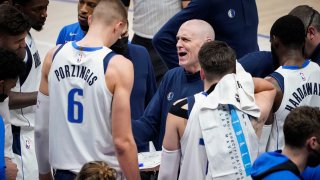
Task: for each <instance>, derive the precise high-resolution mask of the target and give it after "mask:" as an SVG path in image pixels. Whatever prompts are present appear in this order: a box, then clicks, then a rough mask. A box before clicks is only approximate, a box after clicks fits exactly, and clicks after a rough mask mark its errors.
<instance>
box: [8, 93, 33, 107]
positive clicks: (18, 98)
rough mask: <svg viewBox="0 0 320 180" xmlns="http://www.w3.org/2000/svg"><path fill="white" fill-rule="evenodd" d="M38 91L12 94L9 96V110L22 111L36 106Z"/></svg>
mask: <svg viewBox="0 0 320 180" xmlns="http://www.w3.org/2000/svg"><path fill="white" fill-rule="evenodd" d="M37 95H38V91H35V92H26V93H21V92H13V91H11V92H10V96H9V108H10V109H20V108H25V107H28V106H33V105H36V103H37Z"/></svg>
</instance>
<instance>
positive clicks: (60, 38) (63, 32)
mask: <svg viewBox="0 0 320 180" xmlns="http://www.w3.org/2000/svg"><path fill="white" fill-rule="evenodd" d="M65 39H66V28H65V27H63V28H62V29H61V31H60V33H59V36H58V38H57V42H56V45H58V44H64V43H65Z"/></svg>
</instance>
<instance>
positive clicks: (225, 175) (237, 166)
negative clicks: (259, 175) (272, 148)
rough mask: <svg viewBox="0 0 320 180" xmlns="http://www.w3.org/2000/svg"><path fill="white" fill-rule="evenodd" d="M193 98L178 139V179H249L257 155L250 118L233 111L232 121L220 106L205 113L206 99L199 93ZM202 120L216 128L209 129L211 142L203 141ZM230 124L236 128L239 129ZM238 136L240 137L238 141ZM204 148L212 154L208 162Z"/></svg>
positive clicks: (226, 106)
mask: <svg viewBox="0 0 320 180" xmlns="http://www.w3.org/2000/svg"><path fill="white" fill-rule="evenodd" d="M194 97H195V103H194V106H193V108H192V111H191V113H190V116H189V119H188V122H187V126H186V128H185V131H184V133H183V136H182V137H181V140H180V144H181V154H182V158H181V167H180V174H179V179H181V180H182V179H184V180H185V179H190V180H191V179H192V180H193V179H237V178H239V179H250V169H251V168H250V167H251V164H252V162H253V161H254V160H255V158H256V156H257V144H258V139H257V136H256V134H255V131H254V129H253V127H252V125H251V122H250V118H249V116H248V115H247V114H245V113H243V112H241V111H239V110H235V112H236V113H237V115H238V117H239V118H238V121H237V122H234V121H233V120H232V118H231V115H230V109H229V108H228V105H219V106H218V108H217V109H216V110H210V111H206V112H205V113H204V112H203V111H202V110H201V108H202V106H203V102H205V101H206V96H205V95H204V93H199V94H196V95H195V96H194ZM188 104H189V103H188ZM188 108H189V107H188ZM203 118H204V119H206V120H208V121H209V122H211V125H212V123H213V124H214V127H215V128H213V129H210V133H211V134H212V136H211V137H214V138H212V139H207V140H205V139H204V136H203V133H204V132H203V127H201V121H202V120H201V119H203ZM237 123H238V124H237ZM232 124H237V125H239V126H238V128H240V130H239V129H236V128H235V127H233V126H232ZM240 131H241V132H242V133H241V134H238V135H237V133H236V132H240ZM206 133H207V132H206ZM238 136H241V138H242V140H241V142H240V141H239V139H237V137H238ZM209 141H210V143H208V144H206V143H205V142H209ZM243 145H245V146H246V148H247V149H246V150H245V151H242V147H244V146H243ZM208 146H210V147H208ZM207 148H209V149H212V150H213V151H214V156H213V161H212V160H210V161H211V163H209V162H210V161H209V160H208V154H207V152H208V149H207ZM213 151H210V153H212V152H213ZM244 159H246V160H247V162H246V161H245V160H244ZM212 162H213V163H212ZM247 163H248V164H247ZM246 166H247V168H246Z"/></svg>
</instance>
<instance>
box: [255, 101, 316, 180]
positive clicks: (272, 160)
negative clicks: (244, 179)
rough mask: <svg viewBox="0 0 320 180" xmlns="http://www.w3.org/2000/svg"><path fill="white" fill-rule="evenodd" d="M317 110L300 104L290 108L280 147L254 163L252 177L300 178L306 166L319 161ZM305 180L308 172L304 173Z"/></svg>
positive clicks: (265, 179) (313, 165)
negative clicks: (283, 142) (283, 144)
mask: <svg viewBox="0 0 320 180" xmlns="http://www.w3.org/2000/svg"><path fill="white" fill-rule="evenodd" d="M319 129H320V110H319V108H318V107H307V106H301V107H297V108H295V109H293V110H292V111H291V112H290V113H289V114H288V116H287V117H286V119H285V121H284V125H283V132H284V139H285V146H284V148H283V150H282V151H281V150H279V151H275V152H267V153H264V154H262V155H260V156H259V157H258V159H257V160H256V161H255V162H254V164H253V171H252V178H253V179H264V180H272V179H302V177H301V175H300V174H301V173H302V172H303V171H304V169H305V168H306V166H309V167H315V166H318V165H319V164H320V156H319V154H320V132H319ZM304 177H305V179H308V177H310V176H308V174H307V173H306V172H305V173H304Z"/></svg>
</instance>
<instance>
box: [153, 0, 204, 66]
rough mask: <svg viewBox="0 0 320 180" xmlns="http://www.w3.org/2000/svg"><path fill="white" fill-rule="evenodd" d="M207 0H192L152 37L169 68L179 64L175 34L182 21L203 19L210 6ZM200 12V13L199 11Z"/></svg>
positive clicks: (155, 46) (154, 44)
mask: <svg viewBox="0 0 320 180" xmlns="http://www.w3.org/2000/svg"><path fill="white" fill-rule="evenodd" d="M206 1H207V0H192V1H191V2H190V3H189V5H188V6H187V7H186V8H184V9H182V10H181V11H180V12H178V13H177V14H176V15H175V16H173V17H172V18H171V19H170V20H169V21H168V22H167V23H166V24H165V25H164V26H163V27H162V28H161V29H160V30H159V31H158V33H157V34H156V35H155V36H154V37H153V39H152V43H153V46H154V48H155V49H156V50H157V52H158V54H159V55H160V57H161V58H162V60H163V61H164V62H165V63H166V64H167V66H168V68H169V69H172V68H174V67H178V66H179V61H178V55H177V48H176V44H177V40H176V35H177V32H178V30H179V28H180V26H181V24H182V23H184V22H185V21H187V20H190V19H204V18H205V16H206V14H207V13H206V11H208V10H209V9H210V8H208V7H206V6H208V3H207V2H206ZM199 12H200V13H199Z"/></svg>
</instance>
